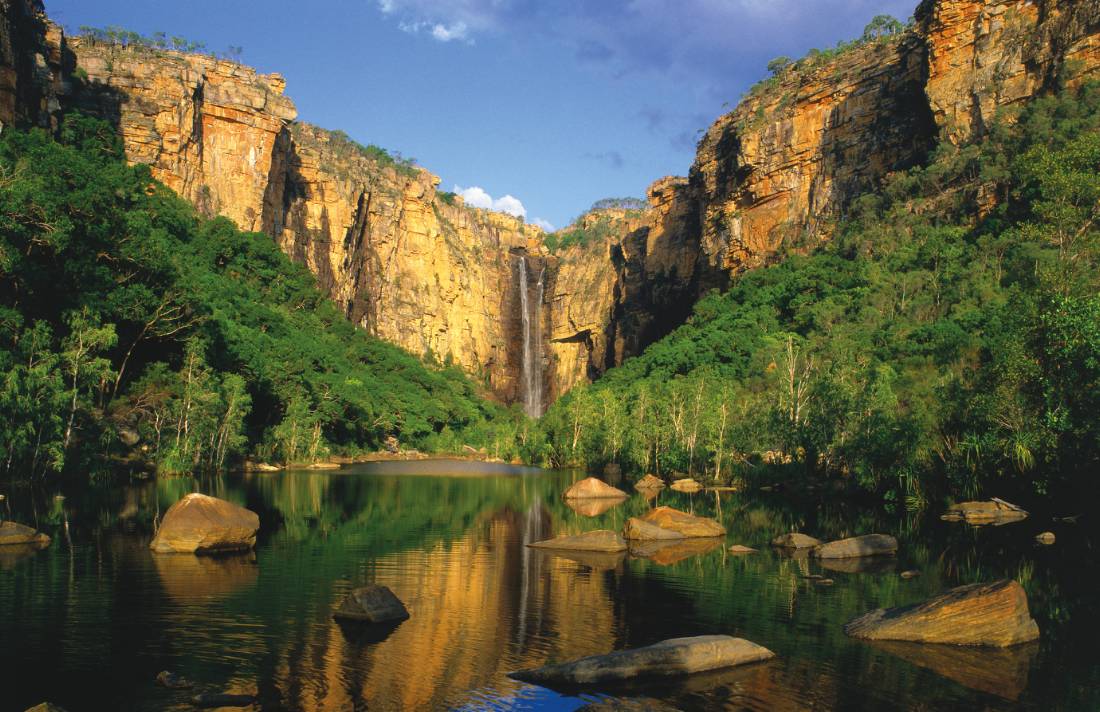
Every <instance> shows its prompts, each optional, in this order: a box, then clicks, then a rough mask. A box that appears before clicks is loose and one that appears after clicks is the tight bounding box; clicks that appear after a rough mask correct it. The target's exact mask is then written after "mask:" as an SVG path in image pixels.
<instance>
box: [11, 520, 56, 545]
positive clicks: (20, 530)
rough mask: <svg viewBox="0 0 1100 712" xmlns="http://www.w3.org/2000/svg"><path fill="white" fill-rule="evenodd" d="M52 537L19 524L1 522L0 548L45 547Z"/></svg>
mask: <svg viewBox="0 0 1100 712" xmlns="http://www.w3.org/2000/svg"><path fill="white" fill-rule="evenodd" d="M49 543H50V537H48V536H47V535H45V534H43V533H42V532H40V531H38V530H37V529H33V528H31V527H28V526H26V525H25V524H19V523H18V522H0V546H26V545H28V544H29V545H34V546H45V545H47V544H49Z"/></svg>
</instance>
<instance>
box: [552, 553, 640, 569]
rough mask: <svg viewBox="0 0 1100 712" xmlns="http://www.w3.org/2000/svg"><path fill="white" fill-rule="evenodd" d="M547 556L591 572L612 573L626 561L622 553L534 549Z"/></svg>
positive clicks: (624, 554)
mask: <svg viewBox="0 0 1100 712" xmlns="http://www.w3.org/2000/svg"><path fill="white" fill-rule="evenodd" d="M536 551H540V552H542V553H544V554H546V555H547V556H555V557H557V558H559V559H566V560H567V561H572V562H574V563H576V564H580V565H581V566H584V567H586V568H588V569H591V570H593V571H614V570H616V569H618V568H619V567H620V566H622V564H623V562H625V561H626V555H627V552H626V551H625V550H624V551H591V550H585V549H536Z"/></svg>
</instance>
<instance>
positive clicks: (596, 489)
mask: <svg viewBox="0 0 1100 712" xmlns="http://www.w3.org/2000/svg"><path fill="white" fill-rule="evenodd" d="M562 496H563V497H565V499H603V498H619V499H624V498H626V497H627V494H626V492H623V491H622V490H621V489H619V488H617V487H612V486H611V485H609V484H607V483H606V482H604V481H603V480H598V479H596V478H595V477H585V478H584V479H583V480H581V481H580V482H574V483H573V484H572V485H571V486H570V487H569V489H567V490H565V494H564V495H562Z"/></svg>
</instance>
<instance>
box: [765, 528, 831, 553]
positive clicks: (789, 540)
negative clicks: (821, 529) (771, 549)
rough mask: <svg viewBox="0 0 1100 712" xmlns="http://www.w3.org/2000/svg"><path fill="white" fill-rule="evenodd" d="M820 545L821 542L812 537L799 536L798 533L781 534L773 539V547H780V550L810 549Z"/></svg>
mask: <svg viewBox="0 0 1100 712" xmlns="http://www.w3.org/2000/svg"><path fill="white" fill-rule="evenodd" d="M820 545H821V542H820V541H819V540H817V539H814V538H813V537H812V536H806V535H805V534H799V533H798V532H791V533H790V534H781V535H780V536H777V537H776V538H774V539H772V546H775V547H779V548H780V549H810V548H813V547H815V546H820Z"/></svg>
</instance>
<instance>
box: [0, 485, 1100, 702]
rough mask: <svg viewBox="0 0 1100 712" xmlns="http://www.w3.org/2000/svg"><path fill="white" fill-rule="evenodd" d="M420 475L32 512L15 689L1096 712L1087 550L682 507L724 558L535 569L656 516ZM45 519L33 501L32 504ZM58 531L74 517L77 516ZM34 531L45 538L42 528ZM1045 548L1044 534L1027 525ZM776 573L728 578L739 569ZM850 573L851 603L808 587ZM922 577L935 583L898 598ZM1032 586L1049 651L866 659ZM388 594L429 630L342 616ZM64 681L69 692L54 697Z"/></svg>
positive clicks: (754, 503) (4, 591) (10, 621)
mask: <svg viewBox="0 0 1100 712" xmlns="http://www.w3.org/2000/svg"><path fill="white" fill-rule="evenodd" d="M449 467H450V465H447V464H440V463H398V464H397V465H396V466H395V468H394V469H390V468H389V467H388V466H385V465H378V464H373V465H368V466H355V467H351V468H347V469H345V470H343V471H340V472H317V471H309V472H287V473H272V474H259V473H255V474H249V475H242V476H237V477H225V478H200V479H191V478H184V479H165V480H160V481H158V482H155V483H153V482H139V483H135V485H134V486H132V487H126V488H113V489H87V490H84V491H79V490H73V491H68V492H66V494H67V497H66V499H65V500H64V504H63V505H58V506H55V505H54V504H53V500H52V495H53V494H54V493H52V492H42V493H34V492H27V493H25V494H21V495H20V494H13V496H12V497H11V501H12V503H13V507H16V508H17V509H20V508H21V509H20V511H16V512H15V514H16V516H20V517H22V518H23V519H25V520H26V521H35V522H36V523H37V525H38V526H39V527H40V528H43V529H44V530H45V531H46V532H47V533H48V534H50V535H51V536H54V535H56V534H57V533H58V532H59V531H60V527H61V526H62V523H63V522H64V521H68V522H69V523H70V526H71V529H70V534H71V542H72V543H71V545H69V544H68V543H66V542H65V541H64V540H63V539H59V538H57V537H56V536H55V540H54V544H53V545H51V547H50V548H49V549H46V550H44V551H40V552H12V553H11V556H10V557H8V558H4V555H5V553H4V552H0V608H3V610H6V611H12V612H14V613H15V615H11V616H6V617H0V637H2V638H3V639H4V640H19V641H23V642H22V643H21V644H20V645H19V646H5V647H4V648H2V649H0V668H2V669H4V670H5V671H6V673H8V672H10V673H11V677H10V679H13V680H16V681H17V683H16V685H15V688H14V691H13V692H12V697H13V699H11V700H10V701H11V702H12V705H13V708H17V709H24V708H26V707H29V706H31V705H32V704H36V703H37V702H40V701H41V700H42V698H43V697H44V696H47V694H48V695H49V696H53V697H54V698H55V699H54V700H53V701H55V702H57V703H59V704H61V705H62V706H66V705H68V706H70V707H71V708H73V709H83V708H86V707H87V706H88V705H87V701H88V700H95V705H96V706H98V707H102V708H110V709H138V710H161V709H169V710H173V709H178V710H184V709H190V705H189V704H188V703H187V702H186V698H185V697H180V696H179V695H176V694H175V693H172V692H170V691H165V690H163V689H160V688H157V687H156V685H155V684H154V683H153V679H154V677H155V675H156V673H157V672H159V671H160V670H162V669H169V670H172V671H174V672H177V673H180V674H183V675H184V676H186V677H188V678H190V679H192V680H195V681H196V682H198V683H199V684H200V685H202V686H203V687H204V688H210V689H217V690H220V691H230V692H243V693H251V692H256V693H258V694H259V697H260V700H261V703H262V704H261V706H262V708H263V709H271V710H275V709H303V710H346V709H362V708H366V707H370V708H372V709H374V708H378V709H447V708H468V709H481V708H484V707H487V706H497V707H503V708H512V707H528V708H530V707H553V708H557V709H571V708H574V707H578V706H580V705H581V704H583V703H584V701H585V700H592V699H595V698H597V697H600V696H605V695H613V696H616V697H626V698H635V697H637V698H651V699H658V700H661V701H663V702H664V703H667V704H669V705H672V706H674V707H678V708H681V709H696V708H726V709H745V708H748V709H806V708H816V709H838V708H883V707H887V708H898V707H900V708H913V707H935V708H952V707H955V708H974V707H979V708H990V709H1011V708H1036V709H1038V708H1046V707H1047V706H1055V707H1057V706H1062V707H1077V708H1088V707H1095V706H1096V704H1097V703H1100V700H1098V699H1097V696H1096V695H1097V693H1096V692H1095V690H1096V689H1097V688H1098V685H1097V683H1100V672H1098V671H1097V666H1096V664H1095V663H1096V654H1095V652H1094V651H1093V645H1092V643H1093V640H1094V634H1095V631H1096V630H1097V628H1098V627H1100V626H1098V625H1097V623H1098V620H1097V613H1096V611H1097V610H1098V608H1100V606H1097V605H1096V603H1097V592H1096V586H1095V582H1094V581H1093V582H1090V577H1088V576H1082V575H1080V572H1081V571H1082V570H1085V569H1086V568H1087V567H1088V565H1089V562H1092V561H1094V560H1095V557H1094V555H1093V553H1092V550H1091V546H1090V544H1089V538H1088V532H1087V530H1085V529H1077V530H1075V531H1077V532H1079V533H1078V534H1076V535H1075V534H1074V533H1072V532H1068V531H1067V532H1065V533H1063V531H1061V530H1059V532H1058V546H1056V547H1053V548H1046V549H1041V550H1037V549H1035V548H1034V547H1032V546H1031V545H1030V537H1031V536H1032V534H1033V532H1031V531H1030V530H1028V529H1027V528H1026V526H1024V527H1023V528H1019V527H1017V528H1012V527H1004V528H998V529H983V530H973V529H970V528H963V527H957V526H956V527H951V526H950V525H949V524H944V523H941V522H939V520H938V517H937V516H935V515H934V514H930V515H929V516H925V517H916V516H913V515H907V514H892V513H890V512H887V511H883V510H874V509H873V508H869V507H866V506H863V505H860V506H852V505H848V504H845V503H843V502H835V503H833V502H825V503H822V502H818V501H812V502H799V501H797V500H793V499H790V498H789V497H787V496H783V495H774V496H769V497H768V498H766V499H763V500H761V499H755V498H754V497H753V496H752V495H748V494H740V493H723V494H722V495H721V496H719V495H715V494H712V493H709V492H708V493H705V494H701V495H695V496H690V495H685V494H679V493H675V492H668V491H665V492H663V493H662V494H661V495H660V500H661V503H662V504H668V505H671V506H676V507H679V508H681V509H685V510H693V511H694V512H695V513H696V514H699V515H701V516H717V517H719V518H720V519H721V521H722V522H723V524H724V525H725V526H726V527H727V529H728V530H729V536H727V537H726V538H719V539H711V540H689V541H680V542H670V543H668V544H663V545H661V546H657V545H653V546H649V545H647V544H643V545H641V546H636V547H634V549H633V550H632V551H631V552H630V555H629V556H628V555H627V554H625V553H623V554H590V553H585V552H561V551H542V550H534V549H531V548H529V547H528V546H527V544H529V543H531V542H533V541H539V540H542V539H547V538H550V537H553V536H555V535H560V534H576V533H580V532H582V531H587V530H593V529H611V530H618V529H621V527H622V525H623V523H624V522H625V520H626V519H627V518H628V517H631V516H635V515H638V514H641V513H643V512H644V511H646V509H648V508H649V507H651V506H652V504H651V503H650V502H648V501H647V499H646V498H645V497H644V496H642V495H640V494H636V495H632V496H631V497H630V498H629V499H627V500H625V501H621V502H620V503H617V506H614V507H612V508H610V509H607V510H606V511H602V512H599V513H596V514H592V515H587V514H582V513H578V512H576V511H574V510H573V509H572V508H570V507H569V506H568V505H567V504H566V503H565V502H564V501H562V500H561V498H560V494H561V492H562V491H563V490H564V488H565V487H566V486H567V485H568V483H569V481H570V480H571V479H576V475H574V474H572V473H546V474H537V473H532V472H531V471H529V470H526V469H516V468H504V469H492V468H490V469H486V468H484V466H481V465H473V464H470V463H466V464H463V465H461V466H458V465H456V466H455V467H456V469H457V474H458V476H448V475H447V474H446V472H447V470H448V468H449ZM191 491H203V492H206V493H209V494H214V495H216V496H219V497H223V498H225V499H228V500H230V501H233V502H236V503H238V504H241V505H243V506H247V507H249V508H251V509H253V510H254V511H256V512H257V513H259V515H260V518H261V526H262V528H261V532H260V539H259V543H258V546H257V550H256V552H255V554H254V555H249V556H236V557H232V558H204V557H194V556H188V555H179V556H171V557H154V556H152V555H151V554H150V552H149V551H148V548H147V547H148V541H149V537H150V536H151V530H152V522H153V521H154V520H155V518H156V517H157V516H158V515H159V514H161V513H163V512H164V511H165V510H166V509H167V508H168V506H170V505H171V504H172V503H173V502H175V501H176V500H177V499H179V497H181V496H182V495H183V494H186V493H187V492H191ZM36 498H37V499H36ZM59 506H61V507H62V508H60V509H59V508H58V507H59ZM35 513H37V514H38V516H37V519H36V518H35ZM1022 526H1023V525H1022ZM795 530H797V531H804V532H806V533H807V534H811V535H814V536H817V537H818V538H821V539H823V540H824V539H838V538H842V537H845V536H851V535H854V534H862V533H869V532H874V531H879V532H887V533H892V534H894V535H896V536H897V537H898V538H899V540H900V542H901V547H900V550H899V553H898V556H897V557H896V558H895V557H885V558H874V559H857V560H845V561H829V562H817V561H815V560H813V559H809V558H805V557H794V558H789V557H786V556H784V555H782V553H781V552H777V551H775V550H772V549H771V548H770V547H768V542H770V540H771V539H772V538H773V537H774V536H776V535H777V534H780V533H784V532H788V531H795ZM730 543H740V544H744V545H747V546H753V547H756V548H758V549H760V551H759V553H756V554H753V555H752V556H749V557H737V556H730V555H729V554H728V553H727V552H726V546H727V545H728V544H730ZM823 569H825V570H827V571H840V572H843V573H844V574H845V575H843V576H839V577H837V578H836V583H835V585H834V586H832V587H828V588H823V587H820V586H816V585H814V584H813V583H812V582H810V581H807V580H806V579H805V578H804V577H805V576H806V575H807V574H811V573H817V572H819V571H821V570H823ZM898 569H916V570H919V571H920V572H921V576H920V577H919V578H918V579H914V580H912V581H902V580H901V579H900V577H898V576H897V575H895V574H894V573H893V572H894V571H896V570H898ZM1001 576H1011V577H1014V578H1018V579H1020V580H1022V581H1023V582H1024V584H1025V586H1026V587H1027V590H1028V593H1029V596H1030V599H1031V602H1032V608H1033V613H1034V615H1035V616H1036V618H1037V619H1038V620H1039V623H1040V626H1041V628H1042V630H1043V639H1042V641H1041V643H1040V644H1038V645H1034V646H1029V647H1027V648H1020V649H1013V650H1011V651H1003V652H998V651H971V650H958V649H946V650H944V649H942V647H943V646H935V647H934V648H930V647H928V646H892V645H883V644H873V645H871V644H867V643H862V642H858V641H852V640H849V639H847V638H846V637H845V636H844V635H843V633H842V632H841V626H842V624H843V623H844V622H846V621H847V620H848V619H850V618H852V617H854V616H856V615H859V614H861V613H864V612H866V611H867V610H869V609H871V608H876V607H879V606H889V605H902V604H906V603H911V602H913V601H916V600H919V599H921V598H923V597H926V596H928V595H930V594H931V593H935V592H937V591H939V590H941V589H942V588H945V587H948V586H951V585H956V584H959V583H967V582H970V581H974V580H989V579H991V578H998V577H1001ZM370 582H375V583H380V584H384V585H386V586H389V587H390V588H391V589H392V590H393V591H394V592H395V593H396V594H397V595H398V596H399V597H400V598H401V599H402V600H403V601H404V602H405V604H406V606H407V607H408V609H409V611H410V613H411V618H410V619H409V620H407V621H405V622H403V623H401V624H400V625H397V626H393V627H389V628H385V629H381V628H375V629H363V628H357V629H348V628H346V627H341V626H340V625H339V624H337V623H336V622H334V621H333V620H332V618H331V612H332V610H333V608H334V607H335V606H337V605H338V604H339V602H340V600H341V599H342V598H343V596H344V595H345V594H346V593H347V592H348V591H349V590H351V589H352V588H354V587H356V586H359V585H362V584H364V583H370ZM703 633H729V634H733V635H739V636H743V637H747V638H750V639H752V640H754V641H756V642H759V643H761V644H763V645H766V646H767V647H769V648H771V649H772V650H774V651H775V652H776V653H778V655H779V657H778V658H777V659H776V660H775V661H772V662H770V663H768V664H766V665H762V666H754V667H753V668H750V669H746V670H735V671H727V672H725V673H716V674H712V675H704V676H695V677H692V678H689V679H686V680H678V681H673V682H668V681H665V682H663V683H661V684H659V685H656V686H645V685H642V686H640V687H632V688H627V689H617V690H610V689H609V690H589V691H586V692H585V694H584V695H572V696H571V695H565V696H563V695H562V694H560V693H555V692H551V691H547V690H543V689H541V688H535V687H532V686H528V685H524V684H521V683H517V682H513V681H512V680H510V679H509V678H507V677H506V674H505V673H507V672H509V671H511V670H515V669H519V668H526V667H534V666H538V665H542V664H545V663H548V662H555V661H563V660H567V659H570V658H575V657H581V656H584V655H590V654H594V653H603V652H607V651H610V650H614V649H619V648H622V647H625V646H637V645H645V644H649V643H652V642H655V641H657V640H661V639H664V638H669V637H676V636H684V635H695V634H703ZM59 679H63V680H65V681H66V684H65V685H64V686H59V685H57V684H56V681H57V680H59Z"/></svg>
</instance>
